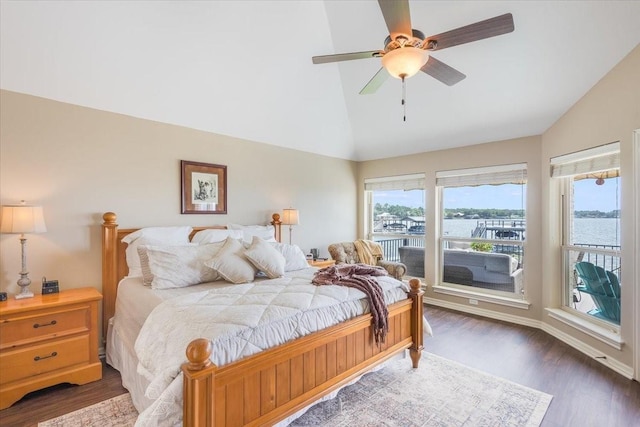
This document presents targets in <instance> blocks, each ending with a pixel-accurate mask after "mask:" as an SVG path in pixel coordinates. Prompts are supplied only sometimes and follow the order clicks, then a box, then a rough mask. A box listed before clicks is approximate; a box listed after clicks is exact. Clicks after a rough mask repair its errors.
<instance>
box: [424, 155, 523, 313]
mask: <svg viewBox="0 0 640 427" xmlns="http://www.w3.org/2000/svg"><path fill="white" fill-rule="evenodd" d="M527 169H528V165H527V163H516V164H507V165H493V166H486V167H478V168H469V169H458V170H447V171H438V172H436V192H437V200H438V212H437V215H438V221H439V227H438V228H439V229H438V238H437V242H438V254H439V257H438V264H437V269H436V270H437V278H436V285H435V286H434V290H435V291H436V292H439V293H445V294H449V295H457V296H464V297H466V296H471V297H473V299H477V300H480V301H486V302H491V303H495V304H502V305H509V306H513V307H517V308H529V306H530V304H529V303H528V301H526V289H527V286H526V272H525V271H524V267H522V268H523V271H522V275H523V277H522V289H521V290H520V291H518V290H516V289H514V292H508V291H499V290H492V289H484V288H478V287H472V286H469V285H462V284H456V283H451V282H445V281H444V250H445V245H446V244H447V243H448V242H467V243H489V244H493V245H504V244H505V242H508V243H506V244H508V245H512V246H517V247H519V248H520V250H521V252H522V258H521V262H522V265H523V266H524V265H526V263H525V262H524V260H525V258H526V240H508V239H487V238H474V237H468V238H467V237H458V236H445V235H444V234H443V233H444V219H445V214H444V210H445V206H444V192H445V189H446V188H453V187H465V186H470V184H472V183H474V184H476V185H478V184H477V183H478V182H481V183H480V184H479V185H478V186H480V185H495V184H498V185H500V184H509V183H512V184H515V183H517V182H513V180H514V179H515V178H517V179H519V180H520V181H521V182H519V183H520V184H521V185H524V186H525V189H524V190H523V191H524V194H523V196H524V195H526V191H527V189H526V188H527ZM518 173H519V175H518ZM475 177H478V178H479V179H476V178H475ZM510 181H511V182H510ZM447 184H451V185H447ZM456 184H457V185H456ZM522 210H523V214H524V216H523V220H524V221H525V233H526V217H527V202H526V197H523V201H522Z"/></svg>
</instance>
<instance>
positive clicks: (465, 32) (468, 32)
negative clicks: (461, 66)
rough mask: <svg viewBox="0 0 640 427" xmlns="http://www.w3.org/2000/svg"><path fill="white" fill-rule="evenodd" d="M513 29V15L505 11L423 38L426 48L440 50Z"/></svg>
mask: <svg viewBox="0 0 640 427" xmlns="http://www.w3.org/2000/svg"><path fill="white" fill-rule="evenodd" d="M513 29H514V25H513V15H511V14H510V13H505V14H504V15H500V16H496V17H494V18H489V19H486V20H484V21H480V22H476V23H475V24H470V25H466V26H464V27H460V28H456V29H455V30H451V31H447V32H445V33H441V34H438V35H435V36H430V37H427V38H426V40H425V42H426V43H425V46H427V49H428V50H431V51H434V50H441V49H446V48H448V47H452V46H457V45H460V44H465V43H470V42H474V41H477V40H482V39H488V38H489V37H495V36H499V35H501V34H506V33H510V32H512V31H513ZM434 42H435V44H434Z"/></svg>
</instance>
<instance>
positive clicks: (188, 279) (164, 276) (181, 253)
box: [142, 243, 223, 289]
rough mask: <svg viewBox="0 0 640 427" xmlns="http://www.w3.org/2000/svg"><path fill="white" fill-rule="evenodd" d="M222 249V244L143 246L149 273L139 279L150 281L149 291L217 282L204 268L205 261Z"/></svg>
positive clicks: (214, 275)
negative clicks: (150, 289)
mask: <svg viewBox="0 0 640 427" xmlns="http://www.w3.org/2000/svg"><path fill="white" fill-rule="evenodd" d="M222 246H223V243H212V244H209V245H183V246H153V245H150V246H146V247H145V249H146V256H147V259H148V273H149V274H148V275H147V277H146V278H145V276H143V281H144V280H147V281H149V280H150V283H151V288H152V289H170V288H184V287H187V286H191V285H197V284H198V283H204V282H213V281H215V280H218V279H219V277H218V275H217V274H216V272H215V271H213V270H211V269H210V268H208V267H207V266H205V262H207V261H209V260H211V259H212V258H214V257H215V255H216V254H217V253H218V252H220V250H221V248H222ZM142 251H144V249H143V250H142ZM145 270H146V267H145Z"/></svg>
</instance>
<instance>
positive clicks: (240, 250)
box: [205, 238, 257, 283]
mask: <svg viewBox="0 0 640 427" xmlns="http://www.w3.org/2000/svg"><path fill="white" fill-rule="evenodd" d="M205 265H206V266H207V267H210V268H212V269H213V270H214V271H216V272H217V273H218V274H219V275H220V276H222V277H223V278H224V279H225V280H226V281H227V282H231V283H247V282H251V281H253V279H254V278H255V277H256V273H257V270H256V268H255V267H254V266H253V264H251V263H250V262H249V260H248V259H247V257H246V256H245V255H244V247H243V246H242V243H240V242H239V241H237V240H236V239H232V238H228V239H227V240H226V241H225V242H224V245H223V246H222V249H220V252H218V254H217V255H216V256H215V257H214V258H213V259H211V260H209V261H207V262H206V263H205Z"/></svg>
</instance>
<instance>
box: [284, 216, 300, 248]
mask: <svg viewBox="0 0 640 427" xmlns="http://www.w3.org/2000/svg"><path fill="white" fill-rule="evenodd" d="M282 224H284V225H288V226H289V244H291V230H292V229H293V226H294V225H298V224H300V216H299V215H298V209H293V208H289V209H283V210H282Z"/></svg>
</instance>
